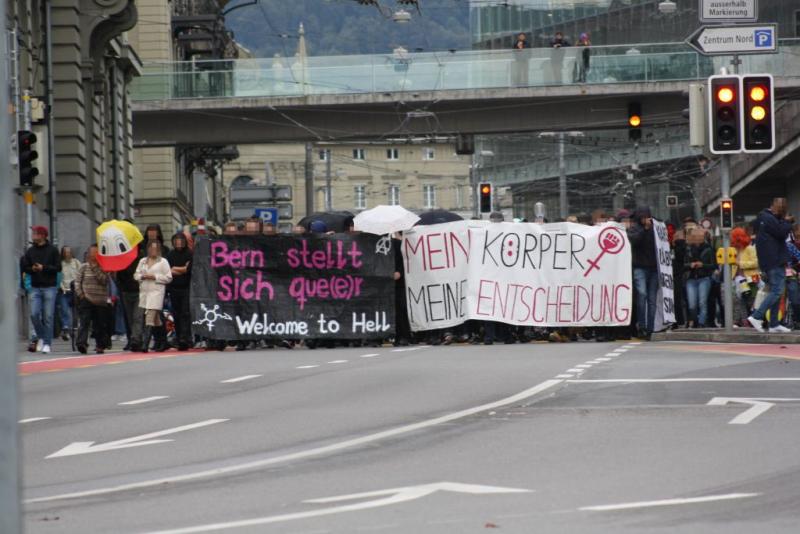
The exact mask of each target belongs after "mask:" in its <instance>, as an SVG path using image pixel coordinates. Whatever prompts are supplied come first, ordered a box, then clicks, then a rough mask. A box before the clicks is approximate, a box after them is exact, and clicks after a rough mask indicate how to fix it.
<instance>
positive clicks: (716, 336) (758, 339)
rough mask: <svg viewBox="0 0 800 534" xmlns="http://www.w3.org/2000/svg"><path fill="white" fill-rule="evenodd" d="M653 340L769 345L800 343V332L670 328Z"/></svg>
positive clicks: (654, 336)
mask: <svg viewBox="0 0 800 534" xmlns="http://www.w3.org/2000/svg"><path fill="white" fill-rule="evenodd" d="M652 340H653V341H697V342H711V343H755V344H769V345H794V344H800V332H792V333H790V334H769V333H766V332H756V331H755V330H754V329H752V328H734V329H733V332H730V333H727V332H725V330H724V329H722V328H696V329H691V330H690V329H686V328H683V329H679V330H668V331H666V332H657V333H655V334H653V338H652Z"/></svg>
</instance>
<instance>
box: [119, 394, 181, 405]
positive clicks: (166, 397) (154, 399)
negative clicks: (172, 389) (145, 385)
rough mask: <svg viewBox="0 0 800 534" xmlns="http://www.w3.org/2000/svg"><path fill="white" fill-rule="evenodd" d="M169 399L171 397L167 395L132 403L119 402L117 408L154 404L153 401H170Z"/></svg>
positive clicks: (137, 400)
mask: <svg viewBox="0 0 800 534" xmlns="http://www.w3.org/2000/svg"><path fill="white" fill-rule="evenodd" d="M168 398H169V396H167V395H157V396H155V397H145V398H143V399H136V400H132V401H126V402H119V403H117V406H134V405H136V404H144V403H146V402H153V401H157V400H161V399H168Z"/></svg>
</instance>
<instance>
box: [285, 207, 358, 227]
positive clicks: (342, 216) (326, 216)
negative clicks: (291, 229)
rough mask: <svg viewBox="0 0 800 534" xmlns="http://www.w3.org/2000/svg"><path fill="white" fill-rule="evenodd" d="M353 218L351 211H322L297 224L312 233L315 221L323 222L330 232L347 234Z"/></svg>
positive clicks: (304, 218)
mask: <svg viewBox="0 0 800 534" xmlns="http://www.w3.org/2000/svg"><path fill="white" fill-rule="evenodd" d="M353 217H355V215H353V214H352V213H350V212H349V211H321V212H316V213H312V214H311V215H306V216H305V217H303V218H302V219H300V221H298V223H297V224H298V225H300V226H302V227H304V228H305V229H306V230H308V231H310V230H311V223H312V222H313V221H322V222H324V223H325V225H326V226H327V227H328V230H332V231H334V232H346V231H347V229H348V228H349V227H350V226H352V224H353Z"/></svg>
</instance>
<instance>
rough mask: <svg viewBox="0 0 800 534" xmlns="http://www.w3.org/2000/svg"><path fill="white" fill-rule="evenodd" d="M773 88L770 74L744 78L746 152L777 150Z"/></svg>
mask: <svg viewBox="0 0 800 534" xmlns="http://www.w3.org/2000/svg"><path fill="white" fill-rule="evenodd" d="M772 86H773V84H772V76H771V75H769V74H759V75H757V76H743V77H742V95H743V96H744V121H743V122H744V151H745V152H772V150H773V149H774V148H775V120H774V109H775V108H774V104H773V102H774V96H775V95H774V93H773V88H772Z"/></svg>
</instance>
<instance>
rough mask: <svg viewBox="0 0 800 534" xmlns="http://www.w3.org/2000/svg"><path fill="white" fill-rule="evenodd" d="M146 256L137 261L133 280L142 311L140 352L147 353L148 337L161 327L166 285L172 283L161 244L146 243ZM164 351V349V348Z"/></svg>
mask: <svg viewBox="0 0 800 534" xmlns="http://www.w3.org/2000/svg"><path fill="white" fill-rule="evenodd" d="M146 250H147V256H145V257H144V258H142V259H141V260H140V261H139V265H138V266H137V267H136V272H135V273H134V274H133V278H134V279H135V280H136V281H137V282H139V307H140V308H142V309H143V310H144V332H143V336H142V350H143V351H144V352H147V350H148V347H149V345H150V337H151V335H152V330H153V328H155V327H158V326H161V325H162V320H161V310H162V309H163V308H164V295H165V294H166V288H167V284H169V283H170V282H172V269H171V268H170V266H169V262H168V261H167V260H166V259H165V258H162V257H161V243H159V242H158V241H150V242H148V243H147V249H146ZM164 349H166V347H164Z"/></svg>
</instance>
